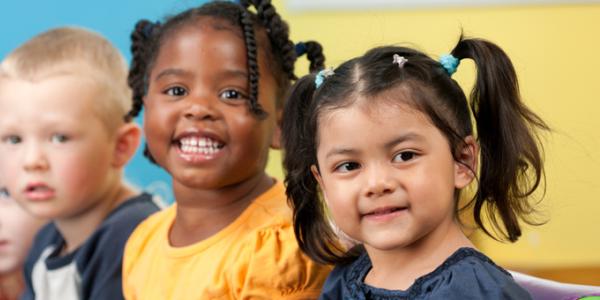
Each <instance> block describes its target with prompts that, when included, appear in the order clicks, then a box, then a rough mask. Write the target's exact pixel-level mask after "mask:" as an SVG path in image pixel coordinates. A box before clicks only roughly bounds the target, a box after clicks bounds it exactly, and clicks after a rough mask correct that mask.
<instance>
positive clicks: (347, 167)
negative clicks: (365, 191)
mask: <svg viewBox="0 0 600 300" xmlns="http://www.w3.org/2000/svg"><path fill="white" fill-rule="evenodd" d="M358 168H360V165H359V164H358V163H356V162H345V163H341V164H339V165H338V166H337V167H335V171H336V172H341V173H348V172H351V171H353V170H356V169H358Z"/></svg>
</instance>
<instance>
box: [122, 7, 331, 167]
mask: <svg viewBox="0 0 600 300" xmlns="http://www.w3.org/2000/svg"><path fill="white" fill-rule="evenodd" d="M250 6H253V7H254V8H255V9H256V13H254V12H251V11H250V10H249V7H250ZM207 16H208V17H215V18H219V19H223V20H225V21H228V22H229V23H230V24H231V25H232V26H236V27H239V28H240V30H241V32H242V34H243V37H244V42H245V45H246V51H247V54H246V55H247V57H248V88H249V97H248V108H249V110H250V111H251V112H252V113H253V114H254V115H255V116H257V117H258V118H262V117H264V114H265V112H264V111H263V110H262V108H261V107H260V104H259V102H258V81H259V78H260V76H259V73H258V54H257V51H258V47H260V46H264V48H265V49H264V50H265V53H266V55H267V59H268V60H269V64H268V65H269V67H270V71H271V72H272V73H273V75H274V76H273V77H274V78H275V80H276V83H277V87H276V88H277V99H279V101H281V102H282V100H283V99H284V98H285V95H286V94H287V91H288V90H289V88H290V86H291V82H292V81H293V80H295V79H297V77H296V75H295V74H294V64H295V62H296V60H297V58H298V57H299V56H301V55H303V54H306V55H307V58H308V59H309V61H310V70H309V71H311V72H313V71H316V70H319V69H322V68H323V66H324V64H325V57H324V55H323V49H322V47H321V45H320V44H319V43H318V42H315V41H307V42H303V43H298V45H294V43H293V42H292V41H290V39H289V27H288V25H287V23H286V22H285V21H283V19H282V18H281V16H279V14H278V13H277V11H276V10H275V7H274V6H273V5H272V4H271V1H270V0H242V1H240V3H239V4H237V3H232V2H228V1H214V2H209V3H206V4H204V5H202V6H200V7H196V8H191V9H188V10H186V11H184V12H182V13H179V14H177V15H175V16H172V17H169V18H167V19H166V20H165V22H164V23H154V22H151V21H149V20H140V21H138V22H137V23H136V25H135V29H134V30H133V32H132V34H131V53H132V56H133V57H132V60H131V68H130V71H129V78H128V82H129V86H130V87H131V88H132V90H133V107H132V109H131V111H130V112H129V114H128V117H129V118H133V117H136V116H137V115H138V114H139V113H140V111H141V110H142V107H143V105H144V103H143V97H144V95H145V94H146V92H147V85H148V75H149V74H150V71H151V70H152V67H153V64H154V61H155V60H156V57H157V56H158V53H159V52H160V48H161V45H162V44H163V43H164V41H165V40H166V39H167V38H168V37H169V36H172V35H173V34H174V33H175V32H177V31H178V30H180V29H181V28H183V27H185V26H186V25H189V24H191V23H193V22H196V21H197V20H198V19H199V18H201V17H207ZM259 30H260V31H263V32H265V33H266V35H267V36H268V41H265V43H257V39H256V36H257V35H256V32H257V31H259ZM277 104H278V105H282V103H277ZM144 155H146V157H148V158H149V159H150V160H151V161H153V162H154V160H153V159H152V157H151V155H150V153H149V152H148V148H147V147H146V148H145V150H144Z"/></svg>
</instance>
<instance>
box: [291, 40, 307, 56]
mask: <svg viewBox="0 0 600 300" xmlns="http://www.w3.org/2000/svg"><path fill="white" fill-rule="evenodd" d="M294 48H295V50H296V56H302V55H304V54H305V53H306V44H305V43H303V42H299V43H297V44H296V46H295V47H294Z"/></svg>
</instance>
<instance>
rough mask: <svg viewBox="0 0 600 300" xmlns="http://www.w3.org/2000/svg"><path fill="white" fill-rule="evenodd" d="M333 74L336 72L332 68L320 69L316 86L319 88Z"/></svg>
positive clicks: (316, 78)
mask: <svg viewBox="0 0 600 300" xmlns="http://www.w3.org/2000/svg"><path fill="white" fill-rule="evenodd" d="M333 74H335V72H333V69H332V68H327V69H323V70H321V71H319V73H317V77H315V86H316V87H317V88H319V87H320V86H321V84H323V82H325V78H327V77H329V76H331V75H333Z"/></svg>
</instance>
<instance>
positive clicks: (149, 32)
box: [142, 21, 160, 38]
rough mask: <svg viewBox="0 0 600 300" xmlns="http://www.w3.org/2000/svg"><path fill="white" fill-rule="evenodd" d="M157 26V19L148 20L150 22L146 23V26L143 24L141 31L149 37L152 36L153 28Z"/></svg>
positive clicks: (158, 24)
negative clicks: (153, 20) (154, 20)
mask: <svg viewBox="0 0 600 300" xmlns="http://www.w3.org/2000/svg"><path fill="white" fill-rule="evenodd" d="M159 26H160V22H159V21H156V22H150V23H148V24H146V26H144V28H143V29H142V33H143V34H144V36H145V37H147V38H149V37H151V36H152V32H153V31H154V29H155V28H156V27H159Z"/></svg>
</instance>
